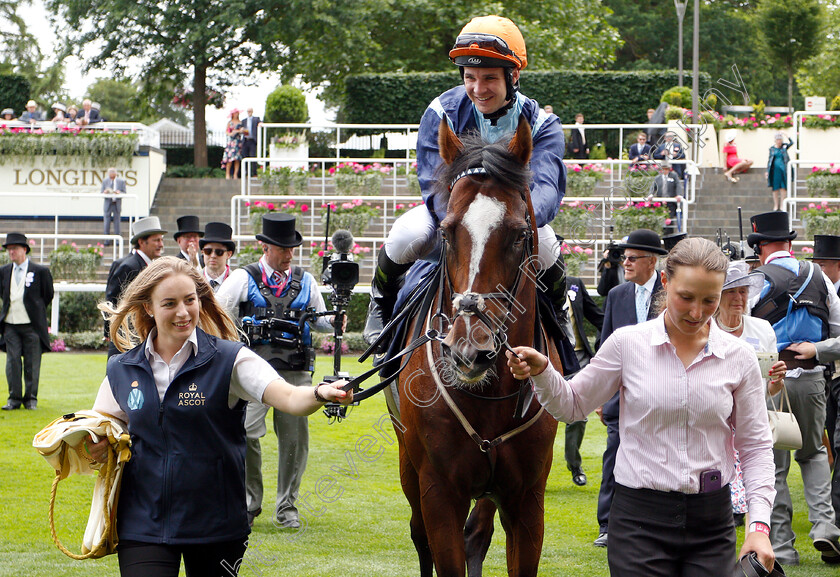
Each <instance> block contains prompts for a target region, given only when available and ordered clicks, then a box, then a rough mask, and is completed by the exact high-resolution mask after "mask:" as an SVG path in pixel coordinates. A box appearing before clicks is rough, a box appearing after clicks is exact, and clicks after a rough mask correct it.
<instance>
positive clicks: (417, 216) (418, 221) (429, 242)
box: [385, 204, 560, 270]
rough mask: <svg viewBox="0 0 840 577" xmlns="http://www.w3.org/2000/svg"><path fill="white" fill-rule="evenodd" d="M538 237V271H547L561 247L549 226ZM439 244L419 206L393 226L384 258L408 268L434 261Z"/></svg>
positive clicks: (428, 217)
mask: <svg viewBox="0 0 840 577" xmlns="http://www.w3.org/2000/svg"><path fill="white" fill-rule="evenodd" d="M537 233H538V235H539V237H540V244H539V257H538V260H537V262H538V263H539V266H540V269H541V270H546V269H547V268H549V267H550V266H551V265H553V264H554V262H555V261H556V260H557V255H558V254H559V253H560V244H559V243H558V242H557V237H556V236H555V235H554V230H553V229H552V228H551V226H549V225H545V226H543V227H541V228H539V229H538V230H537ZM439 243H440V240H439V236H438V234H437V226H436V225H435V221H434V219H433V218H432V215H431V213H430V212H429V209H427V208H426V207H425V205H422V204H421V205H420V206H415V207H414V208H412V209H411V210H409V211H408V212H406V213H405V214H403V215H402V216H401V217H399V218H398V219H397V220H396V222H394V226H393V227H391V232H390V233H389V234H388V240H386V241H385V254H387V255H388V258H390V259H391V260H392V261H394V262H395V263H397V264H410V263H413V262H415V261H417V260H420V259H423V258H428V257H435V258H433V259H431V260H437V259H436V255H437V252H438V249H439Z"/></svg>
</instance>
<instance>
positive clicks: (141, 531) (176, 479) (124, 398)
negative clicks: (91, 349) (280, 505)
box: [108, 329, 250, 544]
mask: <svg viewBox="0 0 840 577" xmlns="http://www.w3.org/2000/svg"><path fill="white" fill-rule="evenodd" d="M196 336H197V339H198V354H197V355H190V358H189V359H187V361H186V363H184V366H183V367H182V368H181V370H180V371H178V373H177V374H176V375H175V378H174V379H173V380H172V382H171V383H170V385H169V388H168V389H167V390H166V394H165V395H164V397H163V402H162V403H161V402H160V401H159V396H158V392H157V388H156V387H155V381H154V378H153V375H152V369H151V366H150V365H149V362H148V360H147V359H146V355H145V342H144V343H143V344H141V345H139V346H137V347H135V348H133V349H132V350H130V351H128V352H126V353H123V354H121V355H116V356H114V357H111V358H110V359H109V360H108V380H109V382H110V385H111V391H112V392H113V394H114V398H115V399H116V400H117V403H119V405H120V408H121V409H122V410H123V411H125V413H126V414H127V415H128V418H129V423H128V430H129V433H130V434H131V441H132V448H131V452H132V455H131V460H130V461H129V462H128V463H127V464H126V466H125V469H124V472H123V480H122V488H121V490H120V496H119V507H118V508H117V531H118V534H119V536H120V539H122V540H132V541H141V542H146V543H167V544H191V543H208V542H209V543H212V542H219V541H232V540H235V539H239V538H244V537H246V536H247V535H248V533H249V532H250V529H249V527H248V519H247V514H246V510H247V508H246V504H245V427H244V420H245V406H246V402H245V401H243V400H240V401H239V402H238V403H237V404H236V406H235V407H234V408H233V409H231V408H230V407H229V406H228V394H229V392H230V378H231V373H232V371H233V363H234V360H235V359H236V355H237V353H238V352H239V349H240V348H242V346H243V345H242V344H241V343H236V342H231V341H226V340H222V339H217V338H216V337H213V336H210V335H208V334H207V333H205V332H204V331H202V330H201V329H197V330H196Z"/></svg>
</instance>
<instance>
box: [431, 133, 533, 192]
mask: <svg viewBox="0 0 840 577" xmlns="http://www.w3.org/2000/svg"><path fill="white" fill-rule="evenodd" d="M459 138H460V140H461V142H462V144H463V145H464V148H463V151H462V152H461V154H459V155H458V157H457V158H456V159H455V160H454V161H453V162H452V164H446V163H441V165H440V167H439V168H438V173H437V183H436V184H435V187H436V189H437V193H438V195H440V197H441V199H442V200H444V201H445V202H447V203H448V202H449V192H450V191H449V185H450V184H451V183H452V180H453V179H454V178H455V177H457V176H458V175H459V174H461V173H462V172H464V171H465V170H467V169H469V168H478V167H482V168H484V170H485V171H487V174H486V176H487V177H488V178H490V179H492V180H493V181H495V182H496V184H498V185H499V186H500V187H501V188H503V189H505V190H510V191H516V192H521V191H524V190H525V189H526V188H527V187H528V183H529V182H530V180H531V171H530V170H529V169H528V166H527V165H523V164H522V163H520V162H519V159H518V158H516V157H515V156H514V155H513V154H511V152H510V151H509V150H508V144H509V143H510V140H511V139H510V138H506V139H502V140H500V141H498V142H494V143H492V144H488V143H487V142H485V141H484V140H483V139H482V138H481V134H479V133H478V132H476V131H473V130H471V131H468V132H465V133H464V134H462V135H461V136H459Z"/></svg>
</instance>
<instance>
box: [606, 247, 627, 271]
mask: <svg viewBox="0 0 840 577" xmlns="http://www.w3.org/2000/svg"><path fill="white" fill-rule="evenodd" d="M623 254H624V250H623V249H620V248H618V245H617V244H616V243H614V242H611V243H610V244H608V245H607V258H606V261H607V262H608V263H610V264H611V265H613V266H618V265H620V264H621V262H622V261H621V256H622V255H623Z"/></svg>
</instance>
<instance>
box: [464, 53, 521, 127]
mask: <svg viewBox="0 0 840 577" xmlns="http://www.w3.org/2000/svg"><path fill="white" fill-rule="evenodd" d="M504 70H505V85H506V86H507V92H506V94H505V99H506V100H507V104H505V105H504V106H502V107H501V108H500V109H498V110H497V111H496V112H491V113H490V114H485V115H484V118H486V119H487V120H489V121H490V125H491V126H496V121H498V120H499V119H500V118H501V117H502V116H504V115H505V114H507V112H508V110H510V109H511V108H513V103H514V101H515V100H516V93H517V92H519V81H517V82H516V84H514V83H513V68H505V69H504ZM458 71H459V72H460V73H461V81H463V80H464V67H463V66H459V67H458Z"/></svg>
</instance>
